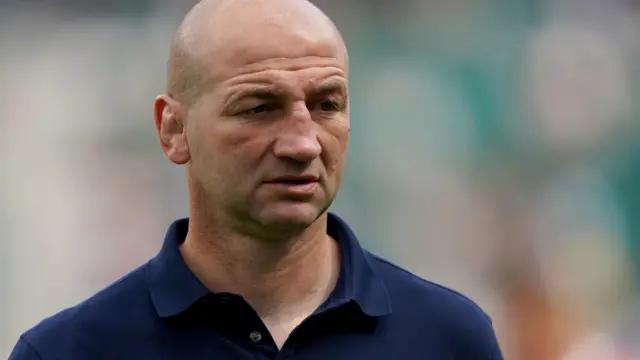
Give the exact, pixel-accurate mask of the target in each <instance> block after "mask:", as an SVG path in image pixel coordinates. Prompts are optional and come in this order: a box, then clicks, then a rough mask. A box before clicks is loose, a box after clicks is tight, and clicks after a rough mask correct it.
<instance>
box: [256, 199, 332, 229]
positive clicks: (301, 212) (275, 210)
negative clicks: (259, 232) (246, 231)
mask: <svg viewBox="0 0 640 360" xmlns="http://www.w3.org/2000/svg"><path fill="white" fill-rule="evenodd" d="M325 211H326V210H325V209H324V208H321V207H318V206H316V205H314V204H310V203H289V204H286V203H285V204H273V205H270V206H268V207H267V208H264V209H262V211H260V213H259V214H258V216H257V217H256V218H257V220H258V222H260V224H261V225H262V226H264V227H265V228H267V229H273V230H276V231H278V232H280V233H289V232H293V233H295V232H300V231H303V230H304V229H306V228H308V227H309V226H311V225H312V224H313V223H314V222H315V221H316V220H317V219H318V218H319V217H320V216H321V215H322V214H324V212H325Z"/></svg>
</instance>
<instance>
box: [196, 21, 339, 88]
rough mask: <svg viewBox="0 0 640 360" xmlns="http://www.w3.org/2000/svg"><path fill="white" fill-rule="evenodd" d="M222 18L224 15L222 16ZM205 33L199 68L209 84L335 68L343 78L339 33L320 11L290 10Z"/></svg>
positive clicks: (226, 24)
mask: <svg viewBox="0 0 640 360" xmlns="http://www.w3.org/2000/svg"><path fill="white" fill-rule="evenodd" d="M220 15H221V16H224V15H225V13H224V12H222V13H221V14H220ZM232 16H233V15H232V13H231V12H230V13H229V14H227V18H224V19H222V20H220V21H213V22H211V23H210V26H209V27H208V29H203V30H204V34H203V35H205V36H203V37H202V41H201V42H200V43H201V51H202V55H203V56H202V57H201V61H202V65H203V70H204V71H205V72H206V73H205V74H204V75H205V77H206V78H208V79H209V80H210V81H213V82H225V81H228V80H230V79H232V78H235V77H246V76H247V75H251V74H254V73H261V72H264V71H267V70H274V69H280V70H288V71H291V70H296V72H297V73H303V72H304V73H309V74H311V73H312V72H306V71H303V72H301V71H298V70H305V69H310V70H311V69H316V70H318V69H322V68H325V69H331V68H333V69H339V70H340V71H341V72H342V73H343V74H342V75H343V76H345V77H346V72H347V67H348V64H347V55H346V49H345V47H344V43H343V42H342V39H341V38H340V35H339V33H338V31H337V30H336V29H335V27H334V26H333V25H332V24H331V22H330V21H329V20H328V19H327V18H326V17H324V15H322V14H321V13H313V12H312V13H311V14H309V13H307V12H305V11H302V12H301V11H290V12H286V11H284V12H281V13H276V14H270V15H269V16H261V17H258V18H257V19H256V18H255V17H254V16H250V15H247V16H241V17H239V18H238V19H237V20H236V21H231V19H230V17H232Z"/></svg>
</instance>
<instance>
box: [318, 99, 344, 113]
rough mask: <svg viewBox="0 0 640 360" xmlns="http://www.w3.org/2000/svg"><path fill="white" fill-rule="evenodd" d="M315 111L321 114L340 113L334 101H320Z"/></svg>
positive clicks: (338, 106)
mask: <svg viewBox="0 0 640 360" xmlns="http://www.w3.org/2000/svg"><path fill="white" fill-rule="evenodd" d="M317 109H318V110H320V111H323V112H335V111H340V105H339V104H338V103H336V102H334V101H322V102H320V103H318V105H317Z"/></svg>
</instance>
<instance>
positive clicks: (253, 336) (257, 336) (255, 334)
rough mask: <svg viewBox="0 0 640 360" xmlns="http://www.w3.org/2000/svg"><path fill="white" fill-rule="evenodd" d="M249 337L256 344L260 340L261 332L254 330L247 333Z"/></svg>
mask: <svg viewBox="0 0 640 360" xmlns="http://www.w3.org/2000/svg"><path fill="white" fill-rule="evenodd" d="M249 339H251V341H253V342H254V343H256V344H257V343H259V342H260V340H262V334H260V332H259V331H254V332H252V333H251V334H249Z"/></svg>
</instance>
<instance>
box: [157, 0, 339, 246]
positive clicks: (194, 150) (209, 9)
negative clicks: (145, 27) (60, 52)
mask: <svg viewBox="0 0 640 360" xmlns="http://www.w3.org/2000/svg"><path fill="white" fill-rule="evenodd" d="M347 78H348V60H347V54H346V49H345V46H344V43H343V41H342V39H341V37H340V35H339V33H338V31H337V30H336V28H335V26H334V25H333V24H332V22H331V21H330V20H329V19H328V18H327V17H326V16H325V15H324V14H323V13H322V12H321V11H320V10H318V9H317V8H316V7H315V6H313V5H312V4H311V3H309V2H307V1H304V0H302V1H301V0H219V1H216V0H204V1H201V2H200V3H199V4H198V5H196V6H195V7H194V8H193V9H192V10H191V11H190V12H189V14H188V15H187V16H186V17H185V19H184V21H183V23H182V24H181V25H180V27H179V29H178V31H177V33H176V36H175V38H174V41H173V43H172V47H171V55H170V61H169V69H168V93H167V94H166V95H162V96H159V97H158V98H157V99H156V103H155V122H156V127H157V129H158V133H159V136H160V140H161V144H162V148H163V150H164V152H165V154H166V155H167V157H168V158H169V159H170V160H171V161H172V162H174V163H176V164H181V165H182V164H184V165H186V169H187V177H188V182H189V190H190V196H191V199H190V200H191V202H192V204H191V205H192V207H193V209H195V210H196V211H199V212H200V213H202V212H206V213H207V215H208V216H212V217H215V218H216V219H218V221H225V222H227V223H228V225H230V226H233V227H235V228H236V230H240V231H245V232H249V233H251V234H252V235H262V236H269V237H275V236H277V235H281V236H290V235H293V234H295V232H299V231H301V230H303V229H304V228H306V227H307V226H309V225H310V224H312V223H313V222H314V221H315V220H316V219H317V218H318V217H319V216H320V215H322V214H323V213H324V212H325V211H326V210H327V208H328V207H329V205H330V204H331V202H332V201H333V198H334V197H335V195H336V193H337V191H338V188H339V185H340V182H341V178H342V173H343V169H344V165H345V160H346V151H347V140H348V135H349V126H350V125H349V106H348V101H347V91H348V82H347Z"/></svg>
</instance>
